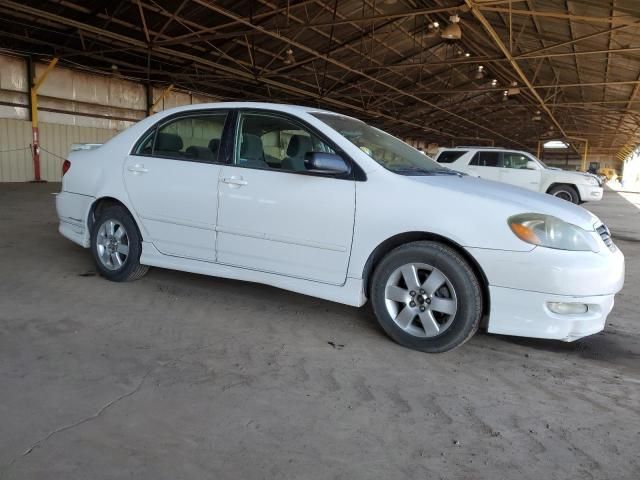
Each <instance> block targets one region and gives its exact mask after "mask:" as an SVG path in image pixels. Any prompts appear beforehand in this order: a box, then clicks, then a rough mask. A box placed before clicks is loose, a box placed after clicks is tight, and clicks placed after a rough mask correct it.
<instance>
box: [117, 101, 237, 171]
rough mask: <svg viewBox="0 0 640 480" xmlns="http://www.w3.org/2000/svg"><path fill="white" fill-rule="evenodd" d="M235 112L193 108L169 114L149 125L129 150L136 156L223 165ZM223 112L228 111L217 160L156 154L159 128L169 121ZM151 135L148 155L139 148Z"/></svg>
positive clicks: (226, 111)
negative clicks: (151, 145) (227, 137)
mask: <svg viewBox="0 0 640 480" xmlns="http://www.w3.org/2000/svg"><path fill="white" fill-rule="evenodd" d="M233 112H234V110H233V109H229V108H210V109H202V110H191V111H187V112H178V113H174V114H172V115H168V116H166V117H164V118H162V119H160V120H159V121H157V122H156V123H154V124H153V126H151V127H149V128H148V129H147V130H145V132H144V133H143V134H142V135H140V137H139V138H138V140H136V143H135V144H134V145H133V148H132V149H131V152H129V155H131V156H134V157H145V158H159V159H165V160H176V161H182V162H193V163H208V164H211V165H223V164H225V161H224V160H225V159H226V158H225V153H226V150H222V148H223V145H224V143H225V135H226V134H228V130H229V123H230V120H231V117H233V115H232V113H233ZM221 113H226V117H225V120H224V125H223V126H222V136H221V138H220V147H219V148H220V149H221V150H220V151H219V152H218V159H217V160H206V159H203V158H187V157H172V156H164V155H163V156H160V155H155V154H154V153H155V152H154V150H155V144H156V135H157V134H158V130H159V129H160V128H162V127H164V126H165V125H167V124H169V123H173V122H174V121H178V120H182V119H185V118H192V117H206V116H213V115H220V114H221ZM151 135H152V136H153V147H152V150H151V154H150V155H148V154H143V153H138V150H139V149H140V148H141V147H142V145H143V144H144V142H145V141H146V140H148V138H149V136H151ZM220 158H222V159H223V160H220Z"/></svg>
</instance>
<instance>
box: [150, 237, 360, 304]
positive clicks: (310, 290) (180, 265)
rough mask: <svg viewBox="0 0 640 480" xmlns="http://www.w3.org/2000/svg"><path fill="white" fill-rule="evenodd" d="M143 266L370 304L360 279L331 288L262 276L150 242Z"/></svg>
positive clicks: (295, 280) (336, 300)
mask: <svg viewBox="0 0 640 480" xmlns="http://www.w3.org/2000/svg"><path fill="white" fill-rule="evenodd" d="M140 263H141V264H143V265H149V266H152V267H160V268H168V269H171V270H180V271H185V272H191V273H199V274H202V275H210V276H213V277H222V278H231V279H234V280H243V281H245V282H255V283H263V284H265V285H271V286H273V287H278V288H282V289H284V290H290V291H292V292H296V293H302V294H304V295H309V296H312V297H317V298H322V299H324V300H330V301H332V302H338V303H344V304H346V305H351V306H353V307H360V306H362V305H364V304H365V303H366V301H367V298H366V297H365V295H364V288H363V287H364V285H363V281H362V279H361V278H351V277H347V281H346V282H345V284H344V285H341V286H336V285H328V284H325V283H319V282H313V281H310V280H303V279H299V278H292V277H287V276H284V275H277V274H275V273H267V272H260V271H258V270H251V269H248V268H240V267H234V266H230V265H222V264H219V263H213V262H205V261H201V260H192V259H188V258H180V257H173V256H169V255H164V254H162V253H160V252H159V251H158V250H157V249H156V248H155V247H154V246H153V244H151V243H149V242H142V255H141V256H140Z"/></svg>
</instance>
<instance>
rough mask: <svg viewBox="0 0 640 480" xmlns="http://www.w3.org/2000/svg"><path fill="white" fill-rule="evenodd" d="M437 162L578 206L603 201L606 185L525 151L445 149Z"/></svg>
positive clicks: (589, 175) (438, 155)
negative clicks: (545, 194) (552, 165)
mask: <svg viewBox="0 0 640 480" xmlns="http://www.w3.org/2000/svg"><path fill="white" fill-rule="evenodd" d="M435 159H436V161H437V162H438V163H441V164H443V165H445V166H447V167H449V168H451V169H453V170H457V171H459V172H463V173H466V174H468V175H473V176H474V177H481V178H486V179H487V180H495V181H497V182H504V183H509V184H511V185H516V186H518V187H522V188H526V189H529V190H534V191H536V192H541V193H548V194H550V195H554V196H556V197H559V198H562V199H564V200H568V201H570V202H573V203H576V204H578V203H583V202H592V201H596V200H601V199H602V192H603V189H602V184H601V181H600V179H599V178H598V177H596V176H595V175H592V174H590V173H582V172H568V171H565V170H560V169H558V168H550V167H547V166H546V165H545V164H544V163H542V162H541V161H540V160H538V159H537V158H536V157H534V156H533V155H531V154H530V153H527V152H523V151H518V150H507V149H503V148H495V147H454V148H441V149H440V150H438V153H437V155H436V158H435Z"/></svg>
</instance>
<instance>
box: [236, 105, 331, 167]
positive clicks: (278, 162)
mask: <svg viewBox="0 0 640 480" xmlns="http://www.w3.org/2000/svg"><path fill="white" fill-rule="evenodd" d="M309 152H326V153H335V151H334V150H333V149H332V148H331V147H330V146H329V145H327V144H326V143H325V142H323V141H322V140H320V139H319V138H318V137H317V136H316V135H314V134H313V133H311V132H309V131H308V130H307V129H306V128H304V127H302V126H301V125H298V124H296V123H294V122H293V121H291V120H288V119H286V118H282V117H279V116H276V115H270V114H263V113H243V114H241V115H240V118H239V123H238V131H237V138H236V149H235V158H234V163H235V164H236V165H238V166H243V167H251V168H264V169H279V170H286V171H294V172H305V171H306V167H305V163H304V157H305V154H307V153H309Z"/></svg>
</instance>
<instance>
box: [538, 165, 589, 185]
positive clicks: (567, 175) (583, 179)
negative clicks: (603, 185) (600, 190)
mask: <svg viewBox="0 0 640 480" xmlns="http://www.w3.org/2000/svg"><path fill="white" fill-rule="evenodd" d="M542 171H543V172H544V173H548V174H549V175H552V176H553V178H554V179H555V180H556V181H557V180H559V179H562V180H564V181H567V182H571V183H587V178H591V177H595V175H593V174H591V173H585V172H568V171H566V170H562V169H561V168H553V167H546V168H545V169H543V170H542Z"/></svg>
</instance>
